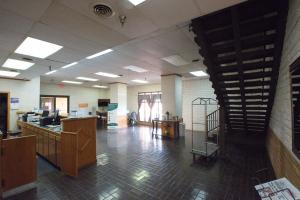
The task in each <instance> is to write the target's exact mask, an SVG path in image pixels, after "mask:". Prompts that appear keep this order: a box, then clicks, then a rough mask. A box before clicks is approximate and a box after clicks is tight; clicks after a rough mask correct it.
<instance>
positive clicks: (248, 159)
mask: <svg viewBox="0 0 300 200" xmlns="http://www.w3.org/2000/svg"><path fill="white" fill-rule="evenodd" d="M190 138H191V134H190V133H186V137H185V138H180V139H179V140H177V141H172V140H162V139H160V138H158V139H155V138H153V139H152V137H151V129H149V128H148V127H131V128H128V129H119V130H111V131H98V133H97V154H98V156H97V163H96V164H95V165H93V166H90V167H87V168H85V169H82V170H81V171H80V173H79V176H78V178H70V177H67V176H65V175H63V174H62V173H61V172H60V171H57V170H49V171H48V173H42V174H41V175H40V176H39V178H38V181H37V188H36V189H33V190H30V191H27V192H23V193H21V194H18V195H15V196H12V197H10V198H7V200H16V199H18V200H35V199H41V200H58V199H59V200H61V199H66V200H67V199H70V200H79V199H82V200H102V199H106V200H109V199H130V200H131V199H132V200H134V199H140V200H141V199H172V200H173V199H197V200H200V199H226V200H227V199H228V200H229V199H230V200H239V199H241V200H247V199H256V197H255V192H254V191H253V184H252V181H251V179H250V178H251V177H252V176H253V173H254V172H255V171H256V170H258V169H261V168H264V167H270V165H269V160H268V158H267V156H266V153H265V151H264V150H259V151H258V150H257V149H255V151H254V149H253V148H252V149H248V148H247V147H246V146H245V145H242V146H238V145H233V144H231V145H230V146H228V148H227V151H226V152H227V153H226V156H225V158H221V157H219V158H218V159H217V160H215V161H211V162H208V163H207V162H205V161H198V163H194V164H193V160H192V155H191V154H190V150H191V139H190ZM271 174H272V173H271ZM270 176H271V177H270ZM270 176H269V177H270V178H272V175H270Z"/></svg>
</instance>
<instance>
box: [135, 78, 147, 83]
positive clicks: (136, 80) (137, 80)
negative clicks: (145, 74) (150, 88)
mask: <svg viewBox="0 0 300 200" xmlns="http://www.w3.org/2000/svg"><path fill="white" fill-rule="evenodd" d="M131 81H132V82H136V83H149V82H148V81H144V80H139V79H135V80H131Z"/></svg>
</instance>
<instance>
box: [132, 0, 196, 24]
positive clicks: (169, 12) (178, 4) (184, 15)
mask: <svg viewBox="0 0 300 200" xmlns="http://www.w3.org/2000/svg"><path fill="white" fill-rule="evenodd" d="M138 9H139V10H140V11H141V13H142V14H143V15H145V16H146V17H147V18H149V19H151V20H152V21H153V23H154V24H156V25H157V26H159V27H161V28H165V27H170V26H173V25H176V24H179V23H182V22H185V21H187V20H190V19H192V18H195V17H198V16H200V15H201V13H200V10H199V9H198V8H197V6H196V5H195V3H194V1H193V0H184V1H182V0H163V1H162V0H150V1H146V2H144V3H143V4H141V5H140V6H139V7H138Z"/></svg>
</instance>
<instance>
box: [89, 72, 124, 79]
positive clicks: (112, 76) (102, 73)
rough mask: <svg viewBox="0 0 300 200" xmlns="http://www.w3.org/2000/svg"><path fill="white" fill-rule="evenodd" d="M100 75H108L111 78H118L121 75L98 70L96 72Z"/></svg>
mask: <svg viewBox="0 0 300 200" xmlns="http://www.w3.org/2000/svg"><path fill="white" fill-rule="evenodd" d="M95 74H97V75H99V76H106V77H110V78H118V77H120V76H119V75H116V74H110V73H106V72H97V73H95Z"/></svg>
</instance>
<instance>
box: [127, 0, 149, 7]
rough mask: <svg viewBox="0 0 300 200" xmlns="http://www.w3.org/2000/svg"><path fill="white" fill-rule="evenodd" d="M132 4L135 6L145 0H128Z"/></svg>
mask: <svg viewBox="0 0 300 200" xmlns="http://www.w3.org/2000/svg"><path fill="white" fill-rule="evenodd" d="M129 1H130V2H131V3H132V4H133V5H135V6H137V5H139V4H141V3H143V2H144V1H146V0H129Z"/></svg>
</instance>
